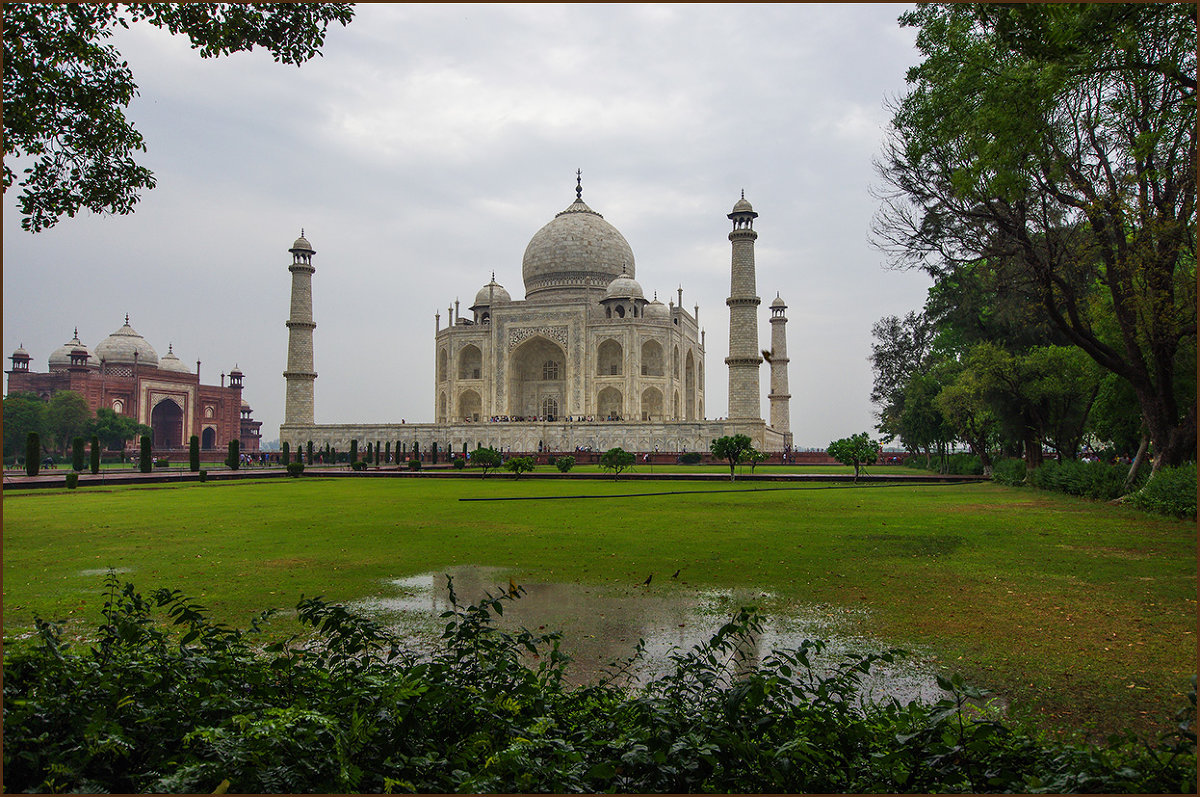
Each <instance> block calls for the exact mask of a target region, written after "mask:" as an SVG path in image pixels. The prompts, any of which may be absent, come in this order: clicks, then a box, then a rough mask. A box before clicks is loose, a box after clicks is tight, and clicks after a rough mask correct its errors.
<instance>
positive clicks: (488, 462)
mask: <svg viewBox="0 0 1200 797" xmlns="http://www.w3.org/2000/svg"><path fill="white" fill-rule="evenodd" d="M500 461H501V457H500V452H499V451H497V450H496V449H494V448H487V447H480V448H476V449H475V451H473V452H472V453H471V464H472V465H474V466H476V467H478V468H482V469H483V473H482V474H480V476H479V478H481V479H486V478H487V475H488V471H489V470H492V469H493V468H498V467H500Z"/></svg>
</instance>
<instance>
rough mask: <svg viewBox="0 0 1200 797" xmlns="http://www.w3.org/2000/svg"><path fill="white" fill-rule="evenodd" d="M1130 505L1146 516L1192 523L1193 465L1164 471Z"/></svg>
mask: <svg viewBox="0 0 1200 797" xmlns="http://www.w3.org/2000/svg"><path fill="white" fill-rule="evenodd" d="M1129 503H1131V504H1133V505H1134V506H1136V507H1137V508H1138V509H1144V510H1145V511H1147V512H1157V513H1159V514H1161V515H1173V516H1174V517H1180V518H1192V519H1193V520H1195V518H1196V463H1195V462H1193V463H1191V464H1189V465H1180V466H1179V467H1178V468H1163V469H1162V470H1160V471H1159V472H1158V473H1157V474H1155V476H1154V478H1153V479H1151V480H1150V481H1149V482H1147V483H1146V486H1145V487H1143V488H1142V489H1141V490H1139V491H1137V492H1136V493H1134V494H1133V495H1131V496H1130V497H1129Z"/></svg>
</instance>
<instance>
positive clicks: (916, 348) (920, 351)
mask: <svg viewBox="0 0 1200 797" xmlns="http://www.w3.org/2000/svg"><path fill="white" fill-rule="evenodd" d="M935 333H936V329H935V327H934V324H933V323H932V322H931V321H930V320H929V319H928V318H927V317H926V316H925V314H923V313H916V312H910V313H908V315H906V316H905V317H904V318H900V316H894V315H891V316H885V317H884V318H881V319H879V320H878V321H876V322H875V325H874V326H872V327H871V336H872V337H873V338H875V340H874V342H872V343H871V356H870V360H871V365H872V368H873V370H874V372H875V381H874V383H873V384H872V386H871V401H872V402H873V403H875V404H877V405H879V408H880V409H879V426H878V429H879V431H880V433H882V434H883V435H885V437H886V439H889V440H890V439H892V438H894V437H896V436H897V435H898V434H899V432H898V430H897V428H896V427H897V424H898V422H899V416H900V413H901V412H903V409H904V391H905V389H906V388H907V386H908V382H909V380H910V379H912V377H913V375H914V374H917V373H921V372H922V371H923V370H925V368H926V367H927V366H928V365H929V362H930V360H931V358H932V357H933V342H934V338H935Z"/></svg>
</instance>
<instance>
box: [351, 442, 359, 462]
mask: <svg viewBox="0 0 1200 797" xmlns="http://www.w3.org/2000/svg"><path fill="white" fill-rule="evenodd" d="M350 462H352V463H353V462H358V441H357V440H351V441H350Z"/></svg>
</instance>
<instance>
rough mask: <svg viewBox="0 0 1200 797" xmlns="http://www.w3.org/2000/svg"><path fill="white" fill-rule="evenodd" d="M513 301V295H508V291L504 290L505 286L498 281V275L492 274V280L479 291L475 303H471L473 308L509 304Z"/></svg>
mask: <svg viewBox="0 0 1200 797" xmlns="http://www.w3.org/2000/svg"><path fill="white" fill-rule="evenodd" d="M511 301H512V297H511V296H509V295H508V291H506V290H504V286H503V285H501V284H500V283H499V282H496V275H495V274H493V275H492V281H491V282H489V283H488V284H487V285H484V286H483V287H482V288H480V289H479V293H477V294H475V304H473V305H471V309H472V310H473V309H475V308H476V307H491V306H492V304H508V303H509V302H511Z"/></svg>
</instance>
